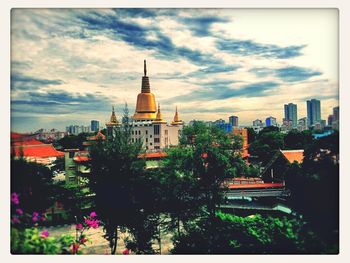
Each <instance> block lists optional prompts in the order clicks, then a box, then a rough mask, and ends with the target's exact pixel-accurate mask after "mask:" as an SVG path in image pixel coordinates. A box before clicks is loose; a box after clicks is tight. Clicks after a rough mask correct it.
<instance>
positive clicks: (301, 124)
mask: <svg viewBox="0 0 350 263" xmlns="http://www.w3.org/2000/svg"><path fill="white" fill-rule="evenodd" d="M297 129H298V131H305V130H308V121H307V117H304V118H301V119H299V120H298V126H297Z"/></svg>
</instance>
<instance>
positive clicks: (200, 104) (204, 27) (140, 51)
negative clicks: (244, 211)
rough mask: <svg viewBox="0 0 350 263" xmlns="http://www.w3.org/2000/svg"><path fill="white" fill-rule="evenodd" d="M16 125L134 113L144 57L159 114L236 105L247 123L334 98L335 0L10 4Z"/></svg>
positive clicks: (217, 112) (326, 107)
mask: <svg viewBox="0 0 350 263" xmlns="http://www.w3.org/2000/svg"><path fill="white" fill-rule="evenodd" d="M11 20H12V21H11V120H12V124H11V125H12V127H11V129H12V130H14V131H20V132H23V131H35V130H37V129H39V128H47V129H48V128H58V129H60V130H64V128H65V126H67V125H70V124H79V125H81V124H84V125H88V124H89V122H90V120H92V119H97V120H99V121H100V122H102V123H104V122H105V121H107V120H108V118H109V116H110V112H111V107H112V105H113V106H115V107H116V110H117V115H118V116H119V117H120V115H121V112H122V108H123V106H124V103H125V102H127V103H128V106H129V110H130V112H131V113H133V112H134V110H135V104H136V97H137V94H138V93H139V92H140V89H141V77H142V75H143V60H144V59H146V60H147V72H148V76H149V77H150V83H151V90H152V92H153V93H154V94H155V96H156V100H157V101H158V102H160V104H161V108H162V111H163V115H164V117H165V118H166V119H167V120H168V121H171V119H172V118H173V115H174V110H175V106H178V108H179V113H180V117H181V118H182V119H183V120H185V121H190V120H192V119H200V120H216V119H219V118H223V119H226V120H227V119H228V117H229V116H230V115H236V116H239V123H240V125H251V123H252V121H253V120H255V119H257V118H259V119H262V120H265V118H266V117H268V116H270V115H272V116H274V117H276V118H277V120H278V122H279V123H281V122H282V118H283V114H284V113H283V105H284V104H285V103H289V102H293V103H296V104H297V105H298V118H301V117H304V116H306V100H307V99H311V98H316V99H320V100H321V115H322V118H323V119H326V118H327V116H328V115H329V114H331V111H332V108H333V107H334V106H337V105H338V48H337V45H338V22H337V21H338V13H337V11H336V10H335V9H323V10H322V9H305V10H303V9H285V10H282V9H274V10H269V9H260V10H259V9H13V10H12V15H11Z"/></svg>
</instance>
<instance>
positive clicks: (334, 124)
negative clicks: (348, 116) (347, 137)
mask: <svg viewBox="0 0 350 263" xmlns="http://www.w3.org/2000/svg"><path fill="white" fill-rule="evenodd" d="M332 129H334V130H339V106H338V107H334V108H333V122H332Z"/></svg>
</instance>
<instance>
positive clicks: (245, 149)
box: [232, 127, 248, 156]
mask: <svg viewBox="0 0 350 263" xmlns="http://www.w3.org/2000/svg"><path fill="white" fill-rule="evenodd" d="M232 133H233V134H234V135H240V136H242V138H243V147H242V149H243V155H244V156H246V155H248V130H247V129H246V128H237V127H233V129H232Z"/></svg>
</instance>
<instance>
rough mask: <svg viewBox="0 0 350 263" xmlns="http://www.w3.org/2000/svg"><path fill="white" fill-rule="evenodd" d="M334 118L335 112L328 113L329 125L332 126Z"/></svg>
mask: <svg viewBox="0 0 350 263" xmlns="http://www.w3.org/2000/svg"><path fill="white" fill-rule="evenodd" d="M333 120H334V115H333V114H331V115H328V126H331V127H332V123H333Z"/></svg>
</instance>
